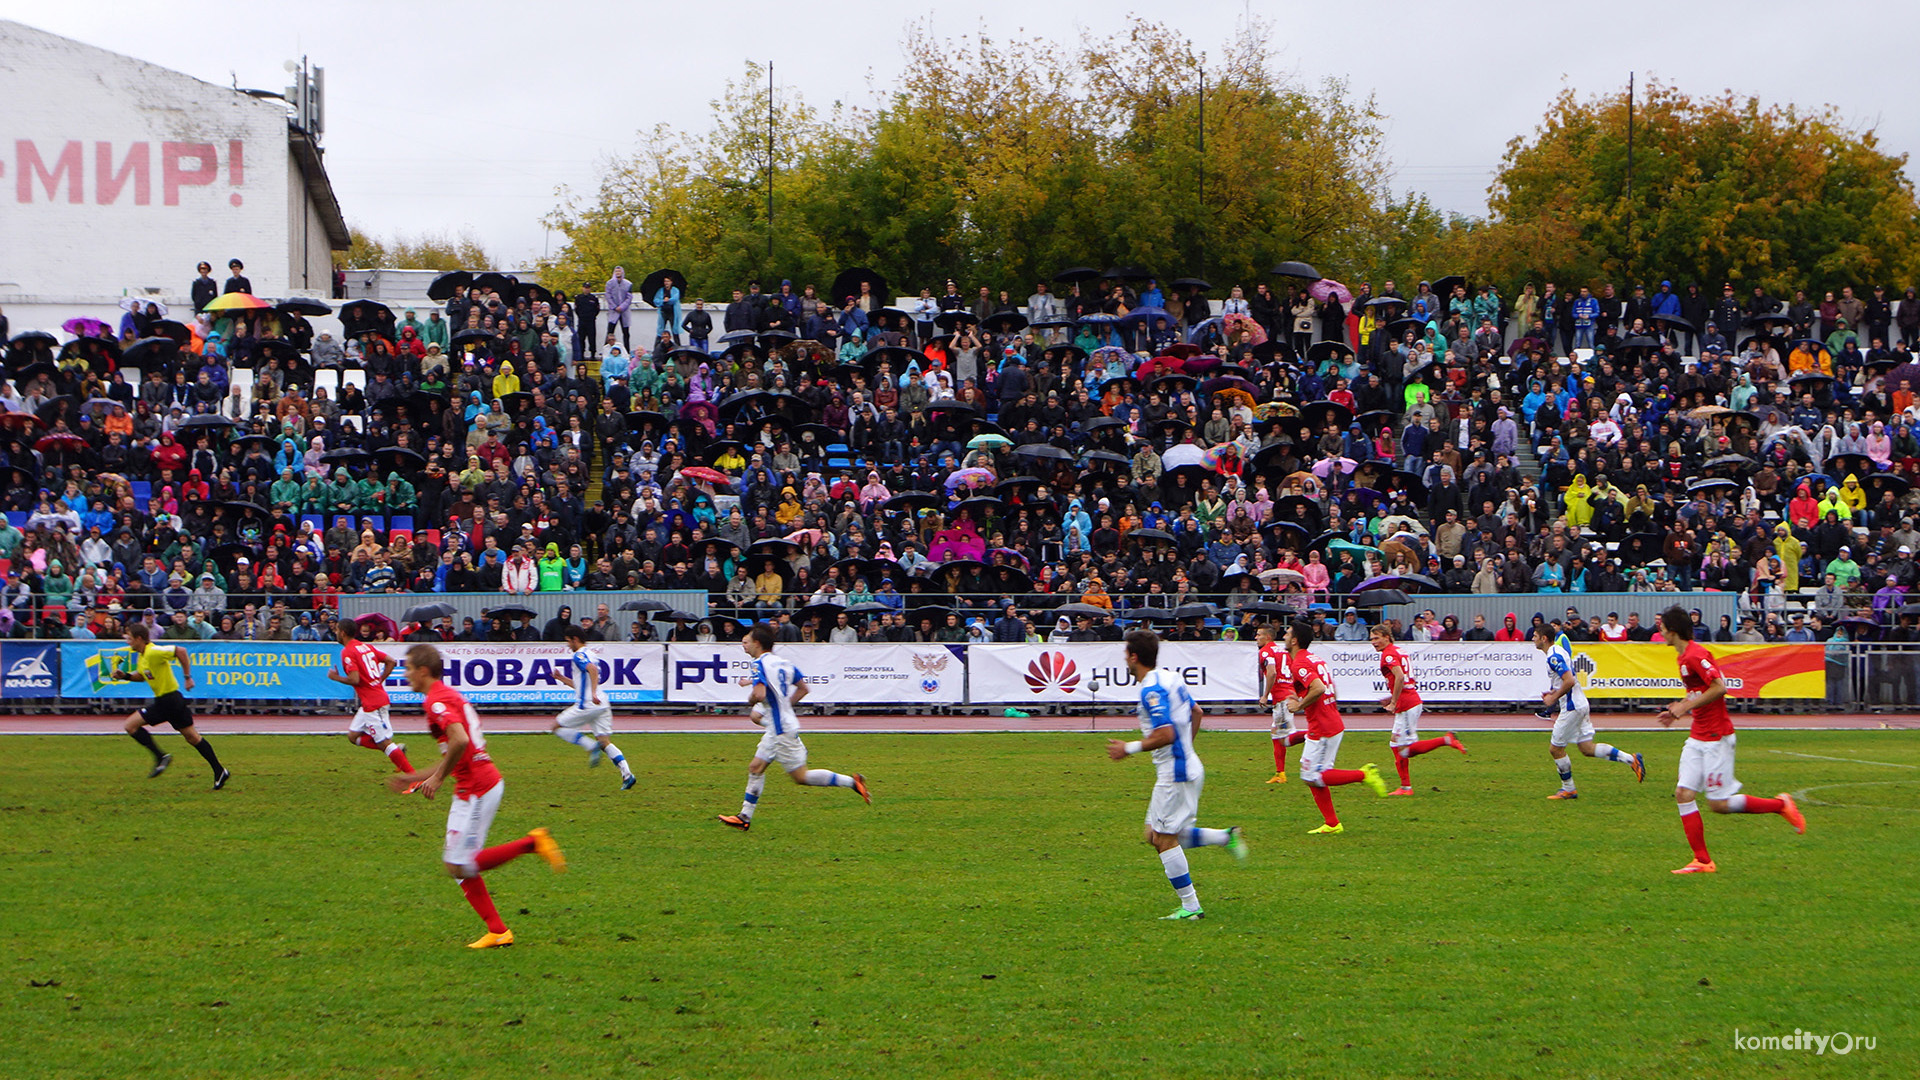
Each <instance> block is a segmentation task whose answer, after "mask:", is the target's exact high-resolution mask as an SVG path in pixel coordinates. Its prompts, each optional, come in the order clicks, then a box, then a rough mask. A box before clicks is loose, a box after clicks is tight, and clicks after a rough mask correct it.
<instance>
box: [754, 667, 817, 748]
mask: <svg viewBox="0 0 1920 1080" xmlns="http://www.w3.org/2000/svg"><path fill="white" fill-rule="evenodd" d="M805 680H806V675H804V674H802V673H801V671H800V669H799V668H798V667H795V666H794V664H793V662H792V661H790V660H787V659H785V658H783V657H779V656H775V655H774V654H772V653H761V654H760V655H759V657H758V658H756V659H755V660H754V661H753V685H754V686H764V687H766V688H767V699H766V700H767V730H768V731H771V732H773V733H774V734H775V735H798V734H800V714H799V713H797V712H795V711H794V708H793V692H794V691H795V690H798V689H799V688H800V684H801V683H802V682H804V681H805Z"/></svg>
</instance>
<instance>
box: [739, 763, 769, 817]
mask: <svg viewBox="0 0 1920 1080" xmlns="http://www.w3.org/2000/svg"><path fill="white" fill-rule="evenodd" d="M766 786H767V774H765V773H761V774H760V775H758V776H749V777H747V798H746V801H745V802H743V803H741V804H740V816H741V817H742V818H745V819H746V820H748V821H752V820H753V812H754V810H755V809H757V808H758V807H759V805H760V792H761V791H762V790H764V789H765V788H766Z"/></svg>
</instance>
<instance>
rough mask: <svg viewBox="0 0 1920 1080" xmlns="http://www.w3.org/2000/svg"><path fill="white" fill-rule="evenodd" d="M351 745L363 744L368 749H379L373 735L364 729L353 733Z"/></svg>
mask: <svg viewBox="0 0 1920 1080" xmlns="http://www.w3.org/2000/svg"><path fill="white" fill-rule="evenodd" d="M353 745H355V746H364V747H366V748H367V749H369V750H378V749H380V744H379V743H377V742H375V741H374V738H373V736H371V735H369V734H367V733H366V732H364V731H356V732H354V733H353Z"/></svg>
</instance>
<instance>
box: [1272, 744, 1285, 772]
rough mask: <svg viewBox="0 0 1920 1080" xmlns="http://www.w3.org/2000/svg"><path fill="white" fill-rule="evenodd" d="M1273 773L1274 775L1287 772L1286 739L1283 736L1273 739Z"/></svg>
mask: <svg viewBox="0 0 1920 1080" xmlns="http://www.w3.org/2000/svg"><path fill="white" fill-rule="evenodd" d="M1273 771H1274V772H1276V773H1283V772H1286V771H1287V737H1286V736H1285V735H1275V736H1274V737H1273Z"/></svg>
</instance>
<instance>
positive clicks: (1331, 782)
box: [1320, 769, 1367, 787]
mask: <svg viewBox="0 0 1920 1080" xmlns="http://www.w3.org/2000/svg"><path fill="white" fill-rule="evenodd" d="M1366 778H1367V774H1366V773H1363V772H1361V771H1360V770H1359V769H1327V770H1325V771H1323V772H1322V773H1321V774H1320V782H1321V783H1322V784H1325V785H1326V786H1328V787H1339V786H1340V785H1342V784H1357V783H1359V782H1360V781H1362V780H1365V779H1366Z"/></svg>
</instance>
